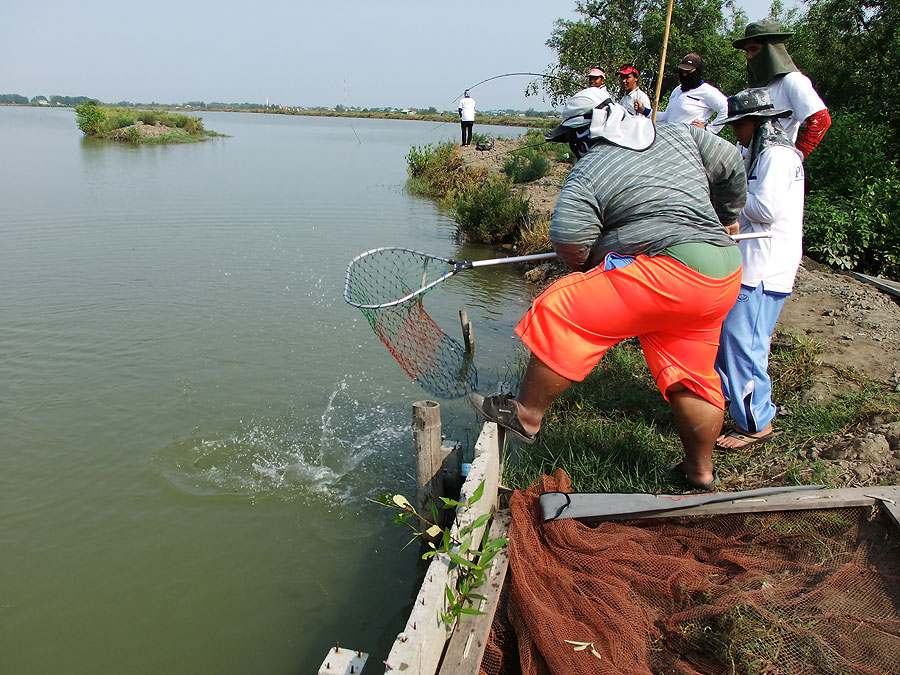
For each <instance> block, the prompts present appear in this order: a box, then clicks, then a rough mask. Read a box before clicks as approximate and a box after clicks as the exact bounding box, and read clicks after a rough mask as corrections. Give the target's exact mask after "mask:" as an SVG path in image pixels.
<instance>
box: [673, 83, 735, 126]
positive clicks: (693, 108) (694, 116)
mask: <svg viewBox="0 0 900 675" xmlns="http://www.w3.org/2000/svg"><path fill="white" fill-rule="evenodd" d="M713 115H715V116H716V120H719V121H721V120H724V119H725V118H726V117H728V98H727V97H726V96H725V94H723V93H722V92H721V91H719V90H718V89H716V88H715V87H714V86H712V85H711V84H709V83H708V82H702V83H701V84H700V86H699V87H694V88H693V89H688V90H687V91H681V85H678V86H677V87H675V89H673V90H672V95H671V96H669V105H667V106H666V109H665V110H662V111H658V112H657V113H656V121H657V122H681V123H682V124H690V123H691V122H694V121H695V120H696V121H700V122H703V124H706V123H707V122H709V119H710V118H711V117H712V116H713ZM707 130H709V131H711V132H712V133H714V134H717V133H719V131H721V130H722V125H721V124H716V123H715V122H713V123H712V124H710V125H709V126H707Z"/></svg>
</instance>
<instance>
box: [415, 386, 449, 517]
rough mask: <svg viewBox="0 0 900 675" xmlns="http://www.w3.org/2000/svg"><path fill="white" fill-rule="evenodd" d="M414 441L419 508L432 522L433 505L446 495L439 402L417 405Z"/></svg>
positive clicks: (426, 402) (419, 402) (419, 403)
mask: <svg viewBox="0 0 900 675" xmlns="http://www.w3.org/2000/svg"><path fill="white" fill-rule="evenodd" d="M413 440H414V441H415V445H416V502H417V503H416V508H417V509H418V511H419V513H420V514H421V515H422V516H424V517H425V518H429V519H430V518H431V505H432V504H433V503H435V502H439V501H440V497H442V496H444V476H443V471H442V469H443V465H444V452H443V450H442V448H441V406H440V404H439V403H437V402H436V401H417V402H416V403H413ZM438 506H441V505H440V504H438Z"/></svg>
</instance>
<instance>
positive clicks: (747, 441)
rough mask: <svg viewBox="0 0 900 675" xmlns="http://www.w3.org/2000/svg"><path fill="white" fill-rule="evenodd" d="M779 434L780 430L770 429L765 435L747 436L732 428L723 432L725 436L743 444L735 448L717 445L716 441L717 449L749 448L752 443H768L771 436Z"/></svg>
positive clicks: (775, 436) (774, 436)
mask: <svg viewBox="0 0 900 675" xmlns="http://www.w3.org/2000/svg"><path fill="white" fill-rule="evenodd" d="M780 435H781V432H780V431H770V432H769V433H767V434H766V435H765V436H748V435H747V434H742V433H741V432H740V431H738V430H737V429H732V430H731V431H729V432H728V433H726V434H725V438H734V439H735V440H738V441H742V442H743V443H744V444H743V445H740V446H738V447H736V448H729V447H726V446H723V445H719V444H718V443H716V449H717V450H743V449H744V448H749V447H752V446H754V445H760V444H762V443H768V442H769V441H771V440H772V439H773V438H777V437H778V436H780Z"/></svg>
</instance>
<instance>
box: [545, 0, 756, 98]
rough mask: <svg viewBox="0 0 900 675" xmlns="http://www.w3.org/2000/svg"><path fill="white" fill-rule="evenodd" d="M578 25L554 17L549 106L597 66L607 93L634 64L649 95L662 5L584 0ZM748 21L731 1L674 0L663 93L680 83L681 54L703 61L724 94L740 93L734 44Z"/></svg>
mask: <svg viewBox="0 0 900 675" xmlns="http://www.w3.org/2000/svg"><path fill="white" fill-rule="evenodd" d="M575 7H576V11H577V12H578V13H580V14H582V15H583V16H584V18H583V19H579V20H577V21H564V20H562V19H559V20H557V21H556V23H555V27H554V29H553V33H552V34H551V36H550V39H549V40H547V46H549V47H551V48H552V49H554V50H555V51H556V53H557V54H558V62H557V63H556V64H553V65H551V66H550V67H549V68H548V69H547V73H546V74H547V75H548V78H546V79H545V80H544V85H543V86H544V89H545V90H546V91H547V93H548V94H549V95H550V98H551V101H552V103H553V104H554V105H558V104H560V103H562V102H563V101H564V100H565V99H566V98H567V97H569V96H570V95H571V94H573V93H574V92H575V91H577V90H578V89H581V88H582V87H584V86H585V74H586V73H587V71H588V70H589V69H590V68H591V67H592V66H594V65H597V64H599V65H600V67H601V68H603V69H604V70H606V71H607V74H608V82H607V85H608V86H609V88H610V90H611V91H615V90H616V89H617V88H618V87H617V83H616V78H615V73H616V71H618V69H619V68H621V67H622V66H623V65H626V64H632V65H634V66H636V67H637V68H638V69H639V70H640V71H641V73H642V74H643V75H642V79H643V87H644V88H645V89H648V90H650V93H653V92H652V87H653V84H654V80H655V78H656V71H657V70H658V69H659V58H660V54H661V53H662V40H663V35H664V33H665V17H666V7H667V2H666V0H588V1H586V2H581V1H579V2H577V3H576V5H575ZM746 23H747V18H746V15H745V14H744V13H743V12H742V11H740V10H738V9H736V8H735V6H734V4H733V1H732V0H678V2H676V3H675V5H674V8H673V12H672V23H671V27H670V35H669V46H668V51H667V56H666V65H665V69H664V71H663V91H665V92H668V91H669V90H671V89H672V88H673V87H674V86H675V85H676V84H678V79H677V75H676V73H675V66H676V65H677V64H678V63H680V62H681V59H682V58H683V57H684V55H685V54H687V53H689V52H697V53H698V54H700V55H701V56H702V57H703V62H704V70H705V73H704V77H705V79H707V80H708V81H710V82H711V83H712V84H714V85H715V86H717V87H719V88H720V89H722V91H723V92H725V93H726V94H728V93H736V92H737V91H739V90H740V89H743V88H744V85H743V83H742V82H743V73H744V57H743V53H742V52H740V51H739V50H736V49H734V48H733V47H732V46H731V41H732V40H733V39H735V38H736V37H739V36H742V35H743V30H744V26H745V25H746Z"/></svg>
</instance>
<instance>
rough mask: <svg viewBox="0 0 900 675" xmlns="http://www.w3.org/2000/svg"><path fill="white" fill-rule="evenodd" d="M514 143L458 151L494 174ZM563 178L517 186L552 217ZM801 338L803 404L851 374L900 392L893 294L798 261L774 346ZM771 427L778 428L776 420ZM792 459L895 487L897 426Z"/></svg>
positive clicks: (727, 480)
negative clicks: (806, 363)
mask: <svg viewBox="0 0 900 675" xmlns="http://www.w3.org/2000/svg"><path fill="white" fill-rule="evenodd" d="M517 143H518V142H517V141H516V140H502V139H498V140H497V141H496V142H495V147H494V149H493V150H490V151H478V150H477V149H476V148H475V147H474V146H468V147H464V148H460V152H461V153H462V156H463V160H464V164H465V165H470V166H486V167H488V169H489V170H491V171H496V172H499V171H501V170H502V166H503V162H504V161H505V160H506V159H507V158H508V155H509V151H510V150H512V149H514V148H515V147H516V145H517ZM567 172H568V166H567V165H564V164H557V163H554V169H553V172H552V173H551V174H550V175H549V176H547V177H545V178H542V179H540V180H538V181H535V182H534V183H530V184H527V185H525V186H522V187H520V189H523V190H524V191H525V192H526V194H527V195H528V198H529V200H530V201H531V205H532V209H533V210H534V211H546V212H551V211H552V209H553V207H554V205H555V203H556V198H557V197H558V195H559V191H560V188H561V187H562V184H563V181H564V180H565V176H566V174H567ZM548 274H549V275H552V269H551V268H550V267H549V266H544V267H542V268H538V269H535V270H532V271H530V272H529V273H528V274H526V278H529V279H530V280H531V281H533V282H534V283H535V284H536V287H540V286H541V285H542V284H545V283H546V280H547V278H548V277H547V275H548ZM804 337H806V338H809V339H811V340H813V341H815V342H816V343H818V344H820V345H821V348H822V350H823V352H822V356H821V367H820V368H819V369H818V371H817V374H816V377H815V382H814V383H813V385H812V387H810V389H809V390H807V391H806V392H804V398H805V400H807V401H823V400H827V399H829V398H833V397H834V396H835V395H836V394H839V393H842V392H847V391H850V390H852V389H854V388H858V387H859V386H860V385H859V380H858V379H857V378H855V377H854V375H855V374H859V375H861V376H862V377H863V378H865V379H867V380H874V381H876V382H878V383H881V384H882V385H883V387H884V388H885V389H889V390H893V391H896V392H900V302H898V300H897V299H896V298H894V297H893V296H891V295H889V294H887V293H885V292H883V291H880V290H878V289H876V288H875V287H874V286H871V285H869V284H867V283H865V282H862V281H858V280H856V279H855V278H853V277H852V276H850V275H849V274H847V273H844V272H836V271H834V270H832V269H831V268H829V267H827V266H825V265H820V264H818V263H816V262H814V261H812V260H810V259H809V258H804V259H803V263H802V265H801V268H800V270H799V273H798V275H797V281H796V283H795V285H794V292H793V294H792V295H791V296H790V297H789V298H788V300H787V302H786V303H785V306H784V309H783V310H782V313H781V316H780V318H779V320H778V325H777V329H776V337H775V340H780V341H782V342H786V343H791V342H794V341H795V340H796V339H797V338H804ZM776 403H777V401H776ZM779 414H790V410H786V409H782V410H780V411H779ZM775 425H776V428H777V426H778V421H777V420H776V422H775ZM782 454H784V453H782ZM793 456H794V457H796V458H797V459H800V460H803V459H806V460H816V459H818V460H821V461H822V462H823V463H825V464H826V465H827V467H828V468H829V469H830V470H831V471H832V472H833V473H836V474H837V476H838V478H837V481H836V482H837V483H838V484H839V485H841V486H854V487H856V486H862V485H872V484H884V483H891V484H900V420H898V419H895V418H894V417H893V416H889V415H875V416H873V417H872V418H871V419H869V420H868V421H867V422H866V423H864V424H862V425H860V426H859V427H858V428H854V429H849V430H847V431H846V433H844V434H842V435H841V436H839V437H836V438H830V439H827V440H823V441H817V442H814V443H813V444H811V446H810V447H804V448H798V449H797V451H796V453H795V454H794V455H793ZM784 463H785V462H784V460H783V459H782V460H775V461H773V463H772V464H771V465H770V466H768V467H766V468H765V469H761V470H760V472H759V473H758V474H757V475H753V476H751V475H746V476H739V475H731V476H723V483H724V486H725V489H737V488H744V489H746V488H750V487H757V486H758V485H762V484H772V479H773V478H776V477H777V476H778V475H779V472H780V473H782V474H783V473H784V468H785V467H784V466H783V465H784Z"/></svg>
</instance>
